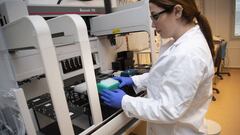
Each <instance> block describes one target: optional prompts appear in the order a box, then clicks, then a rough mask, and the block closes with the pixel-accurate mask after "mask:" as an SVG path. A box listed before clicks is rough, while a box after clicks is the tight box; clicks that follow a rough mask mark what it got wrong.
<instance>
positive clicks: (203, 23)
mask: <svg viewBox="0 0 240 135" xmlns="http://www.w3.org/2000/svg"><path fill="white" fill-rule="evenodd" d="M195 16H196V19H197V22H198V25H199V26H200V29H201V31H202V33H203V35H204V37H205V39H206V40H207V43H208V47H209V49H210V51H211V54H212V57H214V55H215V54H214V45H213V37H212V31H211V28H210V25H209V23H208V20H207V18H206V17H205V16H203V15H202V14H201V13H200V12H197V13H196V15H195Z"/></svg>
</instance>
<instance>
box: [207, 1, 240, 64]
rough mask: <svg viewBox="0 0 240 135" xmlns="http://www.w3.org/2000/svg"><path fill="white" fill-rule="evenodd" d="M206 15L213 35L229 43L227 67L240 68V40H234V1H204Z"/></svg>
mask: <svg viewBox="0 0 240 135" xmlns="http://www.w3.org/2000/svg"><path fill="white" fill-rule="evenodd" d="M204 14H205V16H206V17H207V18H208V21H209V23H210V25H211V28H212V31H213V34H214V35H218V36H221V37H223V38H224V39H225V40H226V41H228V49H227V56H226V63H225V66H227V67H232V68H240V60H239V58H240V39H233V38H232V25H233V23H232V22H233V18H232V17H233V14H234V3H233V0H204Z"/></svg>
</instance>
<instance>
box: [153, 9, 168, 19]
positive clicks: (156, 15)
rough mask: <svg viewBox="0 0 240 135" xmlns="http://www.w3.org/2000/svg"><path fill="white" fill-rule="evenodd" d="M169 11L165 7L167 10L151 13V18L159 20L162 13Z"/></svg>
mask: <svg viewBox="0 0 240 135" xmlns="http://www.w3.org/2000/svg"><path fill="white" fill-rule="evenodd" d="M167 11H168V10H167V9H165V10H163V11H160V12H158V13H156V14H152V15H151V19H152V20H153V21H157V20H158V18H159V16H160V15H161V14H163V13H165V12H167Z"/></svg>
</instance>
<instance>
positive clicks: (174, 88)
mask: <svg viewBox="0 0 240 135" xmlns="http://www.w3.org/2000/svg"><path fill="white" fill-rule="evenodd" d="M169 43H171V41H170V42H169ZM169 43H168V44H169ZM162 49H163V50H161V52H162V54H161V55H160V57H159V58H158V60H157V62H156V63H155V64H154V65H153V67H152V68H151V70H150V71H149V73H145V74H143V75H138V76H133V77H132V79H133V82H134V85H135V87H136V88H137V89H136V90H135V91H136V92H139V91H141V90H142V89H143V88H147V97H131V96H128V95H125V96H124V97H123V99H122V108H123V110H124V112H125V113H126V115H127V116H129V117H135V118H138V119H141V120H144V121H147V122H148V124H147V134H148V135H206V134H207V127H206V123H205V120H204V117H205V114H206V112H207V110H208V106H209V103H210V102H211V97H212V78H213V75H214V65H213V61H212V56H211V53H210V50H209V47H208V44H207V42H206V40H205V38H204V36H203V34H202V32H201V30H200V28H199V26H198V25H196V26H194V27H193V28H191V29H190V30H188V31H187V32H186V33H184V34H183V35H182V36H181V37H180V38H179V39H178V40H176V41H175V42H173V44H171V45H166V46H163V48H162Z"/></svg>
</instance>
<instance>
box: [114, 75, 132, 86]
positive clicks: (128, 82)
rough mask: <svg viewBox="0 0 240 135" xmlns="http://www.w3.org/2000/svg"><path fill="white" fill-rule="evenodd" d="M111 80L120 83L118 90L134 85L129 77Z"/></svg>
mask: <svg viewBox="0 0 240 135" xmlns="http://www.w3.org/2000/svg"><path fill="white" fill-rule="evenodd" d="M113 79H115V80H117V81H119V82H120V85H119V88H122V87H123V86H131V85H133V84H134V83H133V80H132V78H131V77H113Z"/></svg>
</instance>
